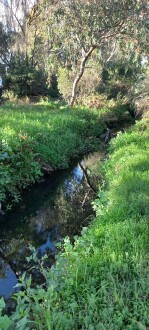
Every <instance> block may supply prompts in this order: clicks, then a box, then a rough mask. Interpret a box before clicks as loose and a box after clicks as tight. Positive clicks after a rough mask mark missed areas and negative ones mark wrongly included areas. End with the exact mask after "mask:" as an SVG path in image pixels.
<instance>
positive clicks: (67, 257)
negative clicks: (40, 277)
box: [2, 118, 149, 330]
mask: <svg viewBox="0 0 149 330" xmlns="http://www.w3.org/2000/svg"><path fill="white" fill-rule="evenodd" d="M109 152H110V156H109V159H108V161H107V163H106V164H105V165H104V169H103V170H104V172H105V183H104V184H103V187H102V188H100V190H99V193H98V197H97V199H96V200H95V202H94V208H95V209H96V214H97V216H96V219H95V220H94V222H93V224H92V225H91V226H90V228H88V229H87V228H84V229H83V233H82V236H81V237H80V238H76V240H75V244H74V247H72V245H71V244H70V242H69V239H68V238H66V239H65V252H63V253H62V254H59V255H58V256H57V263H56V265H55V266H54V267H52V269H51V270H50V271H49V270H48V269H45V268H43V265H42V262H40V266H39V267H40V268H41V270H42V273H43V274H44V276H45V282H46V285H45V286H44V287H37V288H36V289H35V288H31V279H30V278H29V279H27V280H26V281H24V277H23V278H22V284H21V285H22V287H23V288H24V290H23V291H21V292H20V293H19V294H18V298H17V299H18V305H17V309H16V313H14V314H13V316H12V317H11V321H10V320H8V319H7V321H8V322H12V323H11V326H10V329H19V330H23V329H25V330H26V329H53V330H59V329H62V330H63V329H65V330H71V329H73V330H75V329H76V330H78V329H84V330H86V329H88V330H95V329H96V330H99V329H101V330H102V329H104V330H107V329H110V330H116V329H118V330H120V329H121V330H123V329H130V330H137V329H142V330H145V329H148V328H149V120H148V118H146V119H144V120H141V121H140V122H138V123H137V124H136V125H135V126H134V127H132V128H131V129H130V130H129V131H127V132H125V133H124V134H119V135H118V136H117V138H115V139H113V140H112V142H111V144H110V150H109ZM34 258H35V256H34ZM6 318H7V317H6V316H5V320H6ZM12 320H13V321H12ZM5 324H6V323H5ZM14 324H15V326H14ZM2 329H7V328H5V327H3V328H2Z"/></svg>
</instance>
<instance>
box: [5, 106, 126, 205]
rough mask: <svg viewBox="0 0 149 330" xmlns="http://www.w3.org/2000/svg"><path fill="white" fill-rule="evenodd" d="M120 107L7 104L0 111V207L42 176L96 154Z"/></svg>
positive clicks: (122, 111)
mask: <svg viewBox="0 0 149 330" xmlns="http://www.w3.org/2000/svg"><path fill="white" fill-rule="evenodd" d="M126 110H127V109H126V107H125V106H121V107H119V108H117V109H116V108H113V109H110V110H109V109H108V108H106V107H105V108H104V109H102V110H93V109H87V108H80V107H76V108H74V109H73V110H72V109H70V108H69V107H67V106H63V105H61V104H60V103H58V102H55V103H52V102H51V103H49V102H47V103H46V102H42V103H39V104H29V105H25V104H22V105H21V104H14V103H6V104H4V106H2V107H1V108H0V137H1V147H0V148H1V155H0V201H1V202H2V203H3V202H4V201H5V200H6V198H9V200H10V201H11V203H13V202H17V201H18V200H19V198H20V192H21V190H22V188H25V187H27V186H28V185H30V184H31V183H34V182H35V181H36V180H38V179H39V177H40V176H41V175H42V170H44V171H50V170H51V169H53V170H56V169H63V168H66V167H68V165H69V162H70V160H71V159H73V158H75V157H77V156H78V155H80V154H86V153H87V152H90V151H93V150H95V149H99V146H100V140H99V138H100V135H101V133H102V132H103V131H104V130H105V128H106V121H107V118H108V117H110V116H111V114H112V113H115V116H117V118H123V114H124V113H125V111H126Z"/></svg>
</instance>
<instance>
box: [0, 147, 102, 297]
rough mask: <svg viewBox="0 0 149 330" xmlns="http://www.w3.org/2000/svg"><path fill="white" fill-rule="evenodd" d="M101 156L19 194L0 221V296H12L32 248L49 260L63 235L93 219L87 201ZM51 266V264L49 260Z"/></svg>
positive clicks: (96, 180)
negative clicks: (15, 204) (18, 201)
mask: <svg viewBox="0 0 149 330" xmlns="http://www.w3.org/2000/svg"><path fill="white" fill-rule="evenodd" d="M103 157H104V154H103V153H101V152H100V153H99V152H97V153H94V154H93V155H90V156H89V157H86V158H84V160H83V161H81V163H78V164H75V165H74V166H72V167H71V168H70V169H69V170H67V171H61V172H57V173H55V174H53V175H51V176H50V177H49V178H48V179H46V180H45V181H44V182H41V183H40V184H36V185H35V186H33V187H31V188H30V190H27V191H24V193H23V194H22V201H21V202H20V204H19V205H18V206H17V207H16V208H15V209H13V211H11V212H9V213H7V214H5V215H1V218H0V297H1V296H4V297H5V299H8V298H9V297H10V295H11V294H12V293H14V292H15V289H14V286H15V284H16V283H17V277H18V276H19V275H20V274H21V273H22V272H23V271H25V270H26V269H27V262H26V257H27V256H28V255H29V254H30V251H29V248H28V247H29V245H30V244H32V245H33V246H34V247H35V248H36V250H37V251H38V254H39V255H42V254H44V253H47V254H48V255H49V258H50V257H52V256H53V259H54V254H55V253H56V247H55V244H56V243H57V242H58V241H60V240H61V239H62V238H63V237H65V236H66V235H67V236H69V237H70V238H71V239H72V238H73V236H74V235H77V234H80V232H81V229H82V227H83V226H86V225H88V223H89V222H90V221H91V218H92V217H93V210H92V207H91V200H92V198H93V197H94V196H95V191H96V189H97V186H98V184H99V182H100V177H99V168H100V166H101V160H103ZM51 262H52V261H51Z"/></svg>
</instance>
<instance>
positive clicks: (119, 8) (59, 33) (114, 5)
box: [48, 0, 148, 106]
mask: <svg viewBox="0 0 149 330" xmlns="http://www.w3.org/2000/svg"><path fill="white" fill-rule="evenodd" d="M50 8H52V10H51V11H50ZM48 15H49V26H50V29H51V39H52V40H53V50H52V51H53V52H55V54H56V55H57V58H58V59H59V61H61V63H62V62H63V64H64V66H66V67H69V68H70V69H71V70H74V71H75V72H76V76H75V79H74V83H73V87H72V95H71V99H70V105H71V106H73V105H74V103H75V100H76V95H77V88H78V84H79V82H80V79H81V78H82V76H83V74H84V70H85V67H86V63H87V62H88V59H89V58H90V57H91V55H92V53H93V52H94V51H95V49H96V50H98V51H99V52H100V51H101V49H102V46H103V45H104V44H105V43H106V44H108V45H109V47H107V53H109V52H110V53H109V54H108V58H111V57H112V56H113V54H114V52H115V49H116V43H117V40H119V39H120V38H121V39H125V41H126V42H127V41H128V40H130V39H131V40H134V42H136V43H138V42H139V33H140V31H141V28H142V26H143V25H144V22H146V20H147V15H148V7H147V1H145V0H122V1H119V0H75V1H74V0H65V1H56V3H55V7H54V8H53V1H49V11H48ZM108 58H107V59H106V60H108Z"/></svg>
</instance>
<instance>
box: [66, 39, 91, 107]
mask: <svg viewBox="0 0 149 330" xmlns="http://www.w3.org/2000/svg"><path fill="white" fill-rule="evenodd" d="M95 48H96V45H94V46H91V47H90V49H89V51H88V52H87V53H85V55H84V57H83V58H82V60H81V64H80V70H79V73H78V74H77V76H76V78H75V80H74V83H73V87H72V93H71V99H70V103H69V105H70V106H71V107H73V105H74V103H75V101H76V96H77V87H78V84H79V81H80V79H81V78H82V76H83V74H84V70H85V64H86V61H87V60H88V58H89V57H90V55H91V54H92V52H93V50H94V49H95Z"/></svg>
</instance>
